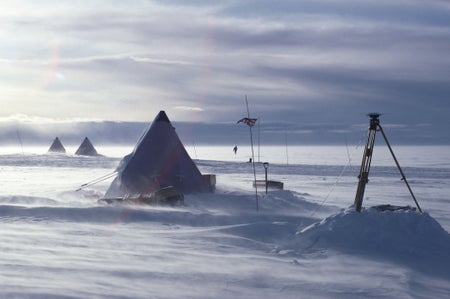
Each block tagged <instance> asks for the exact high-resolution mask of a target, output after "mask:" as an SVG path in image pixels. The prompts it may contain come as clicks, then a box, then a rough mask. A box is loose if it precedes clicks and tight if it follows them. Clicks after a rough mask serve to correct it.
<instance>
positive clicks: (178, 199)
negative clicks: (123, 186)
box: [99, 186, 184, 207]
mask: <svg viewBox="0 0 450 299" xmlns="http://www.w3.org/2000/svg"><path fill="white" fill-rule="evenodd" d="M99 203H106V204H136V205H153V206H172V207H175V206H180V205H183V204H184V195H183V194H182V193H179V192H178V191H177V190H176V189H175V188H174V187H173V186H168V187H164V188H162V189H159V190H157V191H155V192H152V193H148V194H139V195H136V196H133V195H126V196H124V197H115V198H101V199H99Z"/></svg>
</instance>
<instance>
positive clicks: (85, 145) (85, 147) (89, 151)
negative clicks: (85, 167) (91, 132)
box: [75, 137, 98, 156]
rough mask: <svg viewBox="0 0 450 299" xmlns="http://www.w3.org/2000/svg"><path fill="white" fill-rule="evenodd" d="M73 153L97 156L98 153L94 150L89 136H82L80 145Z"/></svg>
mask: <svg viewBox="0 0 450 299" xmlns="http://www.w3.org/2000/svg"><path fill="white" fill-rule="evenodd" d="M75 155H79V156H97V155H98V153H97V151H96V150H95V148H94V146H93V145H92V143H91V141H90V140H89V138H87V137H86V138H84V140H83V142H82V143H81V145H80V147H79V148H78V149H77V151H76V152H75Z"/></svg>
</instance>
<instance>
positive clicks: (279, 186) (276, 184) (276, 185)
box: [253, 180, 284, 190]
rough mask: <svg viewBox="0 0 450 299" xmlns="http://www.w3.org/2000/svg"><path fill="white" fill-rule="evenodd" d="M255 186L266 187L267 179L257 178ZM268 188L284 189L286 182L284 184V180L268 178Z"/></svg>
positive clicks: (254, 182)
mask: <svg viewBox="0 0 450 299" xmlns="http://www.w3.org/2000/svg"><path fill="white" fill-rule="evenodd" d="M255 186H262V187H265V186H266V180H256V181H253V187H255ZM267 188H269V189H278V190H283V188H284V184H283V182H279V181H271V180H268V181H267Z"/></svg>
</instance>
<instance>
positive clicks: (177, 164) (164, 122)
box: [105, 111, 212, 197]
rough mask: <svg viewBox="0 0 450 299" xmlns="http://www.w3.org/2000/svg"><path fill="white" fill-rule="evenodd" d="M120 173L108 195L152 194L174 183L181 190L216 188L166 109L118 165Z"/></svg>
mask: <svg viewBox="0 0 450 299" xmlns="http://www.w3.org/2000/svg"><path fill="white" fill-rule="evenodd" d="M117 173H118V175H117V177H116V178H115V179H114V181H113V182H112V183H111V186H110V187H109V189H108V190H107V192H106V194H105V197H122V196H126V195H136V194H148V193H151V192H155V191H157V190H159V189H161V188H164V187H168V186H173V187H174V188H175V189H176V190H177V191H178V192H181V193H184V194H188V193H200V192H210V191H212V188H211V186H210V185H209V184H208V183H207V181H206V180H205V179H204V178H203V177H202V174H201V173H200V171H199V170H198V168H197V166H196V165H195V163H194V161H192V159H191V158H190V157H189V154H188V153H187V152H186V149H185V148H184V146H183V144H182V143H181V141H180V139H179V138H178V135H177V133H176V132H175V128H174V127H173V126H172V124H171V123H170V120H169V118H168V117H167V115H166V113H165V112H164V111H161V112H159V114H158V115H157V116H156V118H155V120H154V121H153V123H152V124H151V126H150V127H149V128H148V129H147V131H146V132H145V133H144V135H143V136H142V137H141V139H140V140H139V141H138V143H137V145H136V147H135V149H134V150H133V152H132V153H131V154H129V155H127V156H125V157H124V158H123V159H122V161H121V162H120V164H119V166H118V168H117Z"/></svg>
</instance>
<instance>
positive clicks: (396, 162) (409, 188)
mask: <svg viewBox="0 0 450 299" xmlns="http://www.w3.org/2000/svg"><path fill="white" fill-rule="evenodd" d="M378 128H379V129H380V131H381V134H382V135H383V138H384V141H385V142H386V145H387V147H388V148H389V151H390V152H391V155H392V158H394V161H395V164H396V165H397V168H398V170H399V171H400V174H401V175H402V181H404V182H405V184H406V187H407V188H408V190H409V193H410V194H411V196H412V198H413V200H414V202H415V204H416V207H417V209H418V210H419V211H420V213H422V209H421V208H420V206H419V203H418V202H417V199H416V197H415V196H414V193H413V192H412V189H411V187H410V186H409V183H408V181H407V180H406V177H405V174H404V173H403V170H402V168H401V167H400V164H399V163H398V160H397V158H396V157H395V155H394V151H393V150H392V148H391V145H390V144H389V141H388V139H387V137H386V134H384V131H383V128H382V127H381V126H380V125H378Z"/></svg>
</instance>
